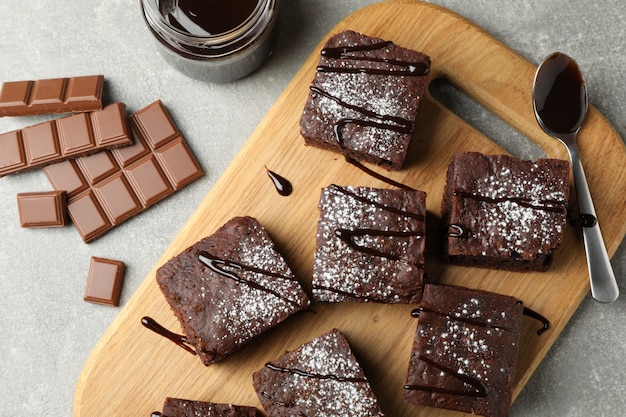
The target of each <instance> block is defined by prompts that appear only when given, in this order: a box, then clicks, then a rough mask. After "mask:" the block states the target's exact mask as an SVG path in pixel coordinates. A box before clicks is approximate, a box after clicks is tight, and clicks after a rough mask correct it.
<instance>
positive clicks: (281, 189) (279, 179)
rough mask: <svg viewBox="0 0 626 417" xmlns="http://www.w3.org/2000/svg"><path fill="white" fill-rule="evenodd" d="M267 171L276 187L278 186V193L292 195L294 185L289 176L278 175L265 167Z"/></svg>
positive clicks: (284, 195) (285, 195)
mask: <svg viewBox="0 0 626 417" xmlns="http://www.w3.org/2000/svg"><path fill="white" fill-rule="evenodd" d="M265 171H266V172H267V175H268V176H269V177H270V179H271V180H272V182H273V183H274V187H276V191H278V194H280V195H282V196H283V197H287V196H289V195H291V193H292V192H293V186H292V185H291V182H289V180H288V179H287V178H285V177H283V176H282V175H278V174H277V173H275V172H274V171H271V170H269V169H268V168H267V167H265Z"/></svg>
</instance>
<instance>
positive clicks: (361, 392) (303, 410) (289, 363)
mask: <svg viewBox="0 0 626 417" xmlns="http://www.w3.org/2000/svg"><path fill="white" fill-rule="evenodd" d="M253 381H254V388H255V390H256V393H257V395H258V397H259V400H260V401H261V404H262V405H263V408H265V411H267V414H268V415H269V416H272V417H288V416H300V417H383V413H382V411H381V410H380V407H379V405H378V400H377V399H376V396H375V395H374V393H373V392H372V389H371V387H370V384H369V382H368V380H367V378H366V377H365V374H364V373H363V370H362V368H361V366H360V365H359V363H358V361H357V359H356V357H355V356H354V354H353V353H352V350H351V349H350V345H349V344H348V341H347V340H346V338H345V336H344V335H343V334H342V333H341V332H340V331H339V330H337V329H334V330H332V331H330V332H328V333H326V334H324V335H322V336H320V337H318V338H316V339H313V340H312V341H310V342H308V343H305V344H304V345H302V346H300V347H299V348H298V349H296V350H294V351H292V352H287V353H286V354H285V355H283V356H281V357H280V358H278V359H275V360H273V361H271V362H269V363H267V364H266V365H265V367H264V368H262V369H260V370H258V371H257V372H255V373H254V375H253Z"/></svg>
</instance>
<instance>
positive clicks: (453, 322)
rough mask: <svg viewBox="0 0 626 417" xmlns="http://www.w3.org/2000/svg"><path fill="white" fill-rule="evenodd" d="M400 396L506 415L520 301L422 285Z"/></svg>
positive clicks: (493, 416)
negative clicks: (404, 379)
mask: <svg viewBox="0 0 626 417" xmlns="http://www.w3.org/2000/svg"><path fill="white" fill-rule="evenodd" d="M418 311H419V321H418V324H417V329H416V332H415V339H414V343H413V349H412V353H411V359H410V363H409V369H408V374H407V378H406V385H405V387H404V393H403V399H404V400H405V401H407V402H409V403H413V404H418V405H426V406H430V407H437V408H445V409H450V410H456V411H461V412H464V413H472V414H478V415H481V416H485V417H505V416H508V415H509V411H510V408H511V396H512V390H513V381H514V380H515V370H516V364H517V352H518V347H519V339H520V332H521V326H522V317H523V312H524V306H523V304H522V303H521V302H520V301H518V300H517V299H516V298H514V297H510V296H506V295H500V294H495V293H492V292H487V291H481V290H474V289H469V288H462V287H455V286H450V285H434V284H426V285H425V286H424V297H423V299H422V304H421V306H420V309H419V310H418Z"/></svg>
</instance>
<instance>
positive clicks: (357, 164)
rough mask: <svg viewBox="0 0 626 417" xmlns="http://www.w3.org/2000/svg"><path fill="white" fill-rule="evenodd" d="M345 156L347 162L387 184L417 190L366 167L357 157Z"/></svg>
mask: <svg viewBox="0 0 626 417" xmlns="http://www.w3.org/2000/svg"><path fill="white" fill-rule="evenodd" d="M344 158H345V159H346V162H347V163H349V164H351V165H354V166H355V167H357V168H358V169H360V170H361V171H363V172H365V173H366V174H367V175H369V176H371V177H374V178H376V179H377V180H380V181H382V182H384V183H387V184H389V185H391V186H394V187H398V188H400V189H403V190H408V191H416V190H415V188H413V187H409V186H408V185H406V184H402V183H401V182H397V181H395V180H393V179H391V178H389V177H387V176H385V175H383V174H380V173H378V172H376V171H374V170H371V169H369V168H368V167H366V166H365V165H363V164H362V163H360V162H359V161H357V160H356V159H354V158H351V157H350V156H348V155H345V154H344Z"/></svg>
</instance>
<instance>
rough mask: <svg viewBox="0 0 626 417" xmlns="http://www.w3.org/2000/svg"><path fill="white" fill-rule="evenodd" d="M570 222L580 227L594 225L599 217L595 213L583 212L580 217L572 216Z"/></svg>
mask: <svg viewBox="0 0 626 417" xmlns="http://www.w3.org/2000/svg"><path fill="white" fill-rule="evenodd" d="M569 223H570V224H571V225H572V226H578V227H594V226H595V225H597V224H598V219H597V218H596V216H594V215H593V214H586V213H581V214H580V216H579V218H578V219H575V218H572V219H570V221H569Z"/></svg>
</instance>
